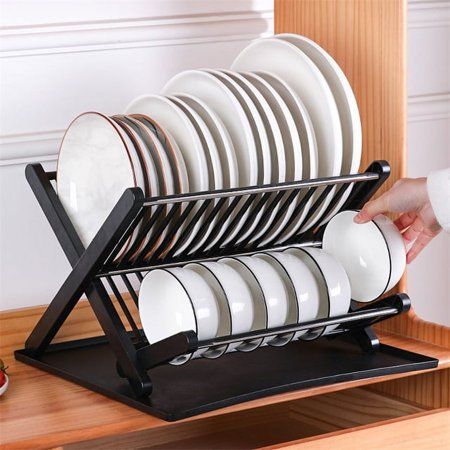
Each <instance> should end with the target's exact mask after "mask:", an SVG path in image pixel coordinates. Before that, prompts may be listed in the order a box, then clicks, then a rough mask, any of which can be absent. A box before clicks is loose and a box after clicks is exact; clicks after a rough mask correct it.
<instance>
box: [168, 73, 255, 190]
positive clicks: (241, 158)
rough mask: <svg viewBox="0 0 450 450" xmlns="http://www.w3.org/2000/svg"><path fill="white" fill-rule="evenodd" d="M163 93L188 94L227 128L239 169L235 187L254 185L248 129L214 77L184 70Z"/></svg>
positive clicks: (242, 115) (252, 144)
mask: <svg viewBox="0 0 450 450" xmlns="http://www.w3.org/2000/svg"><path fill="white" fill-rule="evenodd" d="M164 93H165V94H167V95H173V94H180V93H183V94H188V95H192V96H194V97H197V98H199V99H200V100H202V101H203V102H204V103H205V104H207V105H208V106H209V107H210V108H211V109H212V110H214V111H215V112H216V114H217V115H218V116H219V117H220V119H221V120H222V122H223V123H224V125H225V127H226V128H227V130H228V132H229V134H230V137H231V140H232V142H233V146H234V149H235V151H236V158H237V162H238V168H239V186H242V187H245V186H253V185H255V184H257V182H258V153H257V150H256V144H255V140H254V138H253V133H252V129H251V126H250V123H249V120H248V118H247V116H246V114H245V111H244V109H243V108H242V106H241V105H240V103H239V101H238V100H237V99H236V97H235V96H234V95H233V93H232V92H231V91H230V89H229V88H228V87H227V86H225V85H224V83H222V82H221V81H220V80H218V79H217V78H216V77H215V76H214V75H211V74H210V73H207V72H204V71H201V70H188V71H185V72H181V73H179V74H178V75H176V76H175V77H173V78H172V79H171V80H170V81H169V82H168V83H167V84H166V86H165V87H164Z"/></svg>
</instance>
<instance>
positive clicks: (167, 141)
mask: <svg viewBox="0 0 450 450" xmlns="http://www.w3.org/2000/svg"><path fill="white" fill-rule="evenodd" d="M129 117H132V118H135V119H136V120H139V121H140V122H141V123H142V124H143V125H144V126H145V127H147V128H148V129H149V130H150V131H151V132H152V133H153V134H154V135H155V136H156V140H157V141H156V142H155V144H156V145H158V143H159V144H160V145H161V146H162V147H163V149H164V151H163V153H164V154H165V155H166V157H167V158H168V160H169V164H170V170H167V171H166V175H167V174H170V173H172V174H173V182H174V190H175V191H174V192H173V193H174V194H185V193H187V192H189V180H188V174H187V169H186V163H185V162H184V159H183V155H182V154H181V150H180V148H179V147H178V145H177V143H176V141H175V139H174V138H173V136H172V135H171V134H170V133H169V132H168V131H167V130H164V129H163V127H162V126H161V125H160V124H159V123H158V122H157V121H156V120H154V119H152V118H151V117H148V116H146V115H144V114H131V115H130V116H129ZM158 148H159V147H158ZM162 157H163V156H162Z"/></svg>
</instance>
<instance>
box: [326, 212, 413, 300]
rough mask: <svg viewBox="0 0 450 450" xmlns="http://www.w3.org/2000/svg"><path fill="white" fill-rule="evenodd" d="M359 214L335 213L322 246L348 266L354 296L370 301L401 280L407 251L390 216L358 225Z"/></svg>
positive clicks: (347, 270)
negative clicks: (355, 220)
mask: <svg viewBox="0 0 450 450" xmlns="http://www.w3.org/2000/svg"><path fill="white" fill-rule="evenodd" d="M357 213H358V212H357V211H343V212H341V213H339V214H337V215H336V216H334V217H333V218H332V219H331V220H330V222H329V223H328V225H327V227H326V229H325V233H324V236H323V242H322V248H323V249H324V250H325V251H326V252H328V253H330V254H331V255H333V256H334V257H335V258H336V259H338V260H339V261H340V262H341V264H342V265H343V266H344V269H345V271H346V272H347V275H348V278H349V280H350V286H351V291H352V298H353V299H354V300H356V301H358V302H370V301H373V300H375V299H377V298H378V297H380V296H381V295H382V294H384V293H385V292H386V291H388V290H389V289H391V288H392V287H394V286H395V284H396V283H398V281H399V280H400V278H401V276H402V274H403V272H404V270H405V267H406V250H405V244H404V242H403V237H402V235H401V233H400V232H399V230H398V229H397V227H396V226H395V224H394V223H393V222H392V221H391V220H390V219H388V218H387V217H386V216H383V215H379V216H377V217H375V218H374V219H373V220H372V221H370V222H368V223H365V224H356V223H355V222H354V221H353V219H354V217H355V216H356V214H357Z"/></svg>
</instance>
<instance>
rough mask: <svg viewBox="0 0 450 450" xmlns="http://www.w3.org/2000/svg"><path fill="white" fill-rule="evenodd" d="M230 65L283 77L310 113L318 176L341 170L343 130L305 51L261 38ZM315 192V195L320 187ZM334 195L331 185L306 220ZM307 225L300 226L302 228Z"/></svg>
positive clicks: (327, 89) (330, 96)
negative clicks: (314, 135)
mask: <svg viewBox="0 0 450 450" xmlns="http://www.w3.org/2000/svg"><path fill="white" fill-rule="evenodd" d="M232 69H233V70H238V71H252V72H258V71H265V72H270V73H273V74H274V75H277V76H279V77H280V78H281V79H283V80H284V81H286V82H287V83H288V84H289V85H290V86H291V87H292V88H293V89H294V91H295V92H296V93H297V94H298V96H299V97H300V99H301V100H302V101H303V103H304V104H305V106H306V109H307V110H308V113H309V115H310V117H311V120H312V123H313V126H314V131H315V134H316V140H317V146H318V152H319V173H318V175H319V177H330V176H336V175H339V174H340V171H341V164H342V130H341V124H340V119H339V112H338V109H337V106H336V101H335V99H334V97H333V94H332V92H331V89H330V87H329V85H328V83H327V81H326V80H325V77H324V76H323V75H322V73H321V72H320V70H319V69H318V68H317V67H316V65H315V64H314V63H313V62H312V61H311V59H310V58H308V56H306V55H305V53H303V52H302V51H301V50H299V49H298V48H297V47H296V46H295V45H292V44H291V43H289V42H286V41H283V40H281V39H276V38H270V39H260V40H257V41H254V42H253V43H251V44H250V45H249V46H248V47H247V48H245V49H244V50H243V51H242V52H241V53H240V54H239V55H238V57H237V58H236V59H235V61H234V63H233V65H232ZM316 194H317V195H315V197H316V198H317V197H318V195H319V194H320V191H319V190H318V192H317V193H316ZM333 195H334V189H333V190H332V191H331V192H330V193H329V195H328V196H327V199H326V201H324V202H322V204H321V205H320V206H319V208H318V209H317V210H316V212H315V213H314V215H313V217H312V218H311V220H310V221H308V224H307V225H308V226H311V222H312V221H313V220H317V219H318V218H320V216H321V214H322V213H323V212H324V210H325V208H326V207H327V206H328V204H329V202H330V201H331V199H332V197H333ZM306 229H307V228H305V229H303V227H302V231H306Z"/></svg>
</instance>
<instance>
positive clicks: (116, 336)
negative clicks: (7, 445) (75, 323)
mask: <svg viewBox="0 0 450 450" xmlns="http://www.w3.org/2000/svg"><path fill="white" fill-rule="evenodd" d="M26 176H27V179H28V182H29V183H30V186H31V188H32V189H33V192H34V193H35V195H36V198H37V200H38V201H39V204H40V205H41V207H42V209H43V211H44V213H45V215H46V216H47V219H48V221H49V222H50V225H51V226H52V228H53V230H54V232H55V234H56V236H57V238H58V240H59V242H60V244H61V247H62V248H63V250H64V252H65V254H66V256H67V258H68V260H69V262H70V263H71V265H72V267H73V270H72V272H71V273H70V275H69V276H68V278H67V279H66V281H65V282H64V284H63V285H62V286H61V288H60V290H59V291H58V293H57V295H56V296H55V298H54V299H53V301H52V302H51V303H50V305H49V306H48V308H47V310H46V311H45V313H44V315H43V316H42V317H41V319H40V320H39V322H38V323H37V325H36V326H35V328H34V329H33V331H32V332H31V334H30V336H29V338H28V339H27V341H26V343H25V346H26V349H27V351H28V352H29V353H30V355H33V356H34V357H39V356H40V355H41V354H42V353H43V352H44V351H45V349H46V348H47V346H48V344H49V343H50V342H51V340H52V339H53V338H54V336H55V335H56V333H57V332H58V330H59V329H60V327H61V325H62V324H63V323H64V321H65V320H66V319H67V317H68V315H69V314H70V312H71V311H72V309H73V308H74V306H75V305H76V303H77V302H78V300H79V298H80V297H81V295H82V294H83V292H85V293H86V295H87V297H88V299H89V302H90V304H91V306H92V309H93V311H94V313H95V315H96V317H97V319H98V321H99V323H100V325H101V327H102V329H103V331H104V332H105V335H106V337H107V338H108V340H109V342H110V344H111V346H112V348H113V350H114V352H115V355H116V357H117V362H118V364H119V366H120V367H121V370H122V371H123V372H124V374H125V375H126V377H127V378H128V380H129V382H130V385H131V386H132V388H133V391H134V392H135V393H136V395H138V396H142V395H149V394H150V393H151V389H152V385H151V381H150V378H149V377H148V374H147V373H146V371H145V370H144V368H143V367H142V366H141V364H140V362H139V361H138V357H137V351H136V348H135V347H134V345H133V343H132V341H131V339H130V337H129V336H128V334H127V332H126V329H125V327H124V326H123V323H122V321H121V320H120V317H119V315H118V314H117V311H116V310H115V308H114V305H113V304H112V302H111V299H110V297H109V295H108V292H107V291H106V289H105V287H104V285H103V283H102V282H101V281H100V280H96V279H95V278H94V277H95V275H96V273H97V271H98V270H99V269H100V267H101V265H102V264H103V263H104V261H105V259H106V258H107V257H108V256H109V254H110V253H111V251H112V250H113V249H114V246H115V245H116V243H117V240H118V239H120V237H121V236H122V235H123V233H124V232H125V230H126V229H127V228H128V226H129V224H130V223H131V221H132V220H133V218H134V217H135V216H136V214H137V213H138V211H139V208H140V205H139V202H138V200H139V199H140V198H143V194H142V191H140V190H139V189H128V190H127V191H125V193H124V194H123V196H122V197H121V199H120V200H119V202H118V204H117V205H116V206H115V208H114V210H113V211H112V212H111V214H110V215H109V217H108V218H107V220H106V221H105V223H104V224H103V226H102V228H101V230H100V231H99V232H98V234H97V235H96V236H95V238H94V240H93V241H92V243H91V244H90V245H89V247H88V248H87V249H86V250H84V247H83V245H82V243H81V241H80V239H79V237H78V234H77V233H76V231H75V229H74V227H73V225H72V223H71V221H70V219H69V218H68V216H67V214H66V212H65V210H64V208H63V206H62V204H61V202H60V201H59V198H58V196H57V195H56V193H55V191H54V189H53V187H52V185H51V183H50V180H49V178H48V177H47V174H46V173H45V171H44V169H43V168H42V166H41V165H40V164H35V165H29V166H27V169H26Z"/></svg>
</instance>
